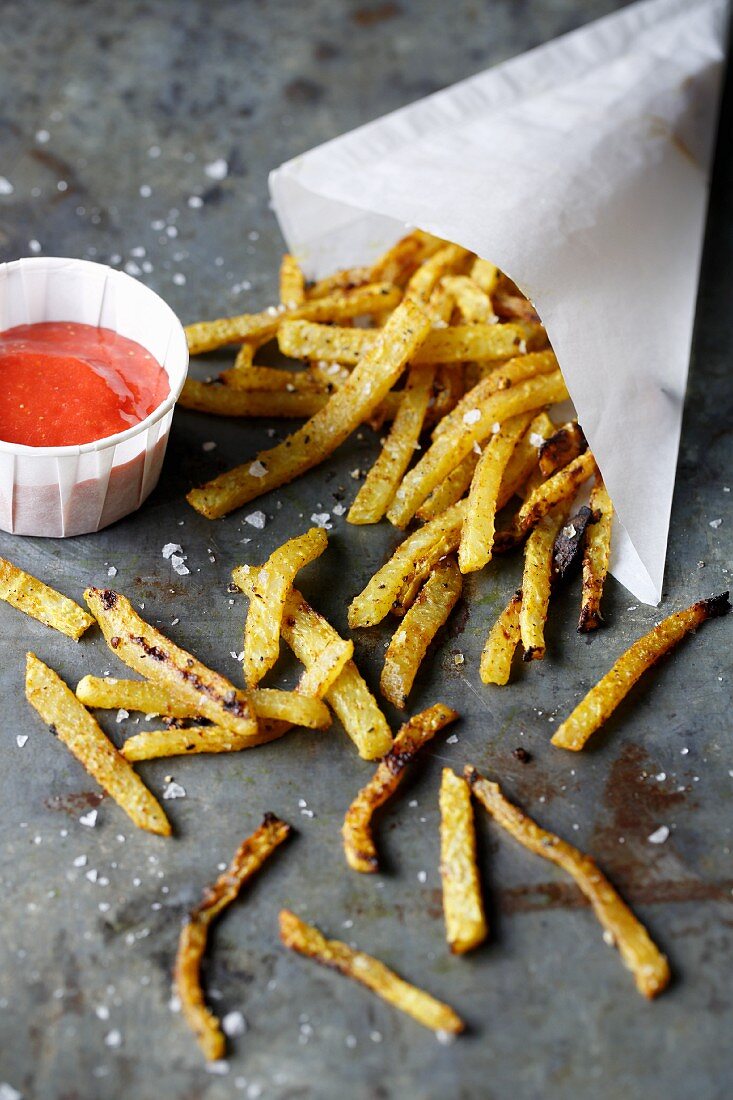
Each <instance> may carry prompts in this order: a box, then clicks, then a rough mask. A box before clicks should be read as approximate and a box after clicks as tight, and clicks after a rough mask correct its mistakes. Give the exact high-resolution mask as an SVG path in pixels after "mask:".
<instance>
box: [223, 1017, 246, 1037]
mask: <svg viewBox="0 0 733 1100" xmlns="http://www.w3.org/2000/svg"><path fill="white" fill-rule="evenodd" d="M221 1029H222V1031H223V1032H224V1034H225V1035H230V1036H231V1035H244V1033H245V1031H246V1030H247V1022H246V1020H245V1018H244V1016H243V1015H242V1013H241V1012H236V1011H234V1012H227V1014H226V1016H224V1017H223V1018H222V1021H221Z"/></svg>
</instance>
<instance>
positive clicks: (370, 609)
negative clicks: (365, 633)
mask: <svg viewBox="0 0 733 1100" xmlns="http://www.w3.org/2000/svg"><path fill="white" fill-rule="evenodd" d="M465 513H466V501H465V500H463V501H458V503H457V504H454V505H453V506H452V507H451V508H448V509H447V510H446V511H445V512H444V513H443V514H442V515H440V516H437V517H436V518H435V519H433V520H431V521H430V522H429V523H426V524H425V526H424V527H420V528H419V529H418V530H417V531H415V533H414V534H412V535H410V536H409V537H408V538H406V539H405V540H404V542H402V543H401V544H400V545H399V546H398V547H397V549H396V550H395V552H394V554H393V555H392V557H391V558H390V559H389V561H387V562H386V563H385V564H384V565H383V566H382V568H381V569H379V570H377V572H376V573H375V574H374V576H373V577H372V579H371V580H370V581H369V583H368V584H367V586H366V588H365V589H364V590H363V592H360V593H359V595H358V596H354V599H353V600H352V601H351V604H350V606H349V626H350V627H352V629H353V628H354V627H357V626H374V625H375V624H376V623H379V622H381V621H382V619H383V618H384V617H385V615H387V614H388V612H389V610H390V608H391V607H392V605H393V603H394V601H395V600H396V599H397V597H398V595H399V593H400V590H401V589H402V586H403V585H404V584H405V583H406V582H409V581H410V580H411V579H412V578H413V576H414V575H415V573H416V572H417V571H418V570H419V568H420V566H421V564H422V563H423V561H424V558H425V556H426V555H427V554H429V553H430V552H431V551H432V550H433V548H434V547H435V546H436V545H439V546H443V545H445V542H446V541H447V540H449V541H451V542H454V545H453V549H454V550H455V549H456V548H457V547H458V541H459V540H460V536H461V528H462V526H463V520H464V517H465ZM445 553H449V551H448V550H443V554H445ZM443 554H441V557H442V556H443ZM431 567H432V566H431Z"/></svg>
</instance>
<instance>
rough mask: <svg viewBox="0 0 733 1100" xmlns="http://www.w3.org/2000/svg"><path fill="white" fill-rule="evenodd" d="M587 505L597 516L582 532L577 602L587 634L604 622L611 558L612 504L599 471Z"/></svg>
mask: <svg viewBox="0 0 733 1100" xmlns="http://www.w3.org/2000/svg"><path fill="white" fill-rule="evenodd" d="M590 508H591V511H592V512H593V515H594V516H595V517H596V522H595V523H593V524H591V526H590V527H589V528H588V530H587V531H586V534H585V552H584V554H583V594H582V596H581V604H580V621H579V622H578V632H579V633H580V634H588V633H590V631H591V630H597V629H598V627H599V626H601V625H602V623H603V616H602V615H601V598H602V596H603V585H604V583H605V580H606V574H607V572H608V563H609V561H610V558H611V525H612V522H613V504H612V503H611V498H610V496H609V495H608V492H607V490H606V486H605V485H604V484H603V481H602V480H601V477H600V474H597V475H596V481H595V485H594V486H593V488H592V489H591V494H590Z"/></svg>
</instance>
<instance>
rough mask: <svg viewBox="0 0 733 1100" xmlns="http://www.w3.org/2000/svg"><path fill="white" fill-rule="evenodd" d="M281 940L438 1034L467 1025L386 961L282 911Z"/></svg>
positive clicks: (292, 948) (455, 1033) (452, 1031)
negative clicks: (405, 979) (411, 983)
mask: <svg viewBox="0 0 733 1100" xmlns="http://www.w3.org/2000/svg"><path fill="white" fill-rule="evenodd" d="M280 938H281V939H282V942H283V943H284V944H285V946H286V947H289V948H290V949H291V950H292V951H297V952H298V953H299V954H300V955H307V957H308V958H310V959H315V960H316V962H320V963H322V964H323V965H324V966H329V967H332V968H333V969H334V970H338V971H340V972H341V973H342V974H343V975H344V976H345V977H347V978H353V979H354V980H355V981H357V982H361V984H362V985H365V986H366V987H367V989H371V990H372V992H373V993H376V994H378V996H380V997H381V998H382V1000H384V1001H387V1003H388V1004H391V1005H394V1006H395V1008H399V1009H400V1010H401V1011H402V1012H405V1013H407V1015H408V1016H412V1018H413V1019H414V1020H417V1022H418V1023H420V1024H423V1026H424V1027H427V1028H430V1029H431V1030H432V1031H436V1032H448V1033H449V1034H451V1035H458V1034H460V1032H461V1031H463V1029H464V1027H465V1025H464V1023H463V1021H462V1020H461V1018H460V1016H458V1015H457V1014H456V1013H455V1012H454V1011H453V1009H452V1008H449V1007H448V1005H446V1004H443V1002H442V1001H438V1000H436V999H435V997H431V996H430V994H429V993H425V992H424V990H422V989H418V988H417V987H416V986H414V985H410V984H409V982H406V981H404V980H403V979H402V978H399V977H398V976H397V975H396V974H395V973H394V971H392V970H390V969H389V967H387V966H385V965H384V963H383V962H380V961H379V960H378V959H375V958H373V957H372V956H371V955H366V954H365V953H364V952H363V951H357V950H355V949H354V948H353V947H349V946H348V944H345V943H341V941H340V940H327V939H326V938H325V937H324V936H323V935H322V934H321V933H320V932H319V931H318V929H317V928H314V927H313V925H312V924H306V922H305V921H303V920H301V919H300V917H297V916H296V915H295V913H291V912H290V911H289V910H288V909H283V910H281V912H280Z"/></svg>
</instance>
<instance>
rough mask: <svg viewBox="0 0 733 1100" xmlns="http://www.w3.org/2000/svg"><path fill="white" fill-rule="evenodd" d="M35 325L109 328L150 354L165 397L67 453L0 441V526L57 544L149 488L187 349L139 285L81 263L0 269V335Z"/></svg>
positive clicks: (166, 313) (131, 507) (95, 525)
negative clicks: (164, 381) (136, 420)
mask: <svg viewBox="0 0 733 1100" xmlns="http://www.w3.org/2000/svg"><path fill="white" fill-rule="evenodd" d="M38 321H76V322H79V323H82V324H87V325H98V326H101V327H103V328H109V329H112V330H113V331H114V332H118V333H120V335H122V336H126V337H128V339H130V340H136V341H137V343H138V344H142V346H143V347H144V348H145V349H146V350H147V351H149V352H150V354H151V355H152V356H153V357H154V358H155V359H157V361H158V362H159V363H160V365H161V366H162V367H163V369H164V370H165V372H166V374H167V375H168V380H169V383H170V393H169V395H168V397H167V398H166V399H165V401H164V402H163V403H162V404H161V405H159V406H158V408H157V409H156V410H155V411H154V412H152V413H151V414H150V416H148V417H147V418H146V419H145V420H143V421H141V423H140V424H135V425H134V426H133V427H131V428H128V429H127V430H126V431H124V432H119V433H118V434H117V435H113V436H109V437H108V438H107V439H102V440H97V441H96V442H93V443H85V444H82V445H81V446H74V447H23V446H20V445H18V444H14V443H3V442H0V528H2V529H3V530H4V531H9V532H11V534H17V535H46V536H50V537H54V538H63V537H64V536H67V535H83V534H86V533H87V532H90V531H98V530H100V528H102V527H106V526H107V525H108V524H110V523H114V522H115V520H118V519H121V518H122V517H123V516H126V515H128V514H129V513H130V512H134V511H135V509H136V508H139V507H140V505H141V504H142V502H143V501H144V500H145V498H146V497H147V496H148V494H149V493H150V492H152V490H153V489H154V488H155V485H156V483H157V481H158V477H159V475H160V469H161V466H162V464H163V457H164V455H165V448H166V444H167V442H168V433H169V431H170V425H171V420H172V417H173V407H174V405H175V403H176V400H177V398H178V395H179V394H180V392H181V388H182V386H183V383H184V381H185V378H186V370H187V367H188V348H187V346H186V336H185V333H184V332H183V328H182V327H181V324H180V322H179V321H178V319H177V317H176V315H175V314H174V313H173V311H172V310H171V309H170V307H169V306H167V305H166V303H165V302H164V301H163V300H162V299H161V298H159V297H158V295H157V294H155V293H154V292H153V291H152V290H149V289H148V288H147V287H146V286H143V284H142V283H138V282H136V281H135V280H134V279H132V278H130V276H129V275H125V274H123V273H122V272H121V271H114V270H113V269H112V268H110V267H105V266H104V265H102V264H95V263H90V262H88V261H85V260H71V259H59V258H46V257H40V256H39V257H33V258H30V259H24V260H16V261H14V262H13V263H7V264H2V265H0V331H2V330H4V329H8V328H14V327H15V326H16V325H25V324H33V323H34V322H38Z"/></svg>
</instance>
